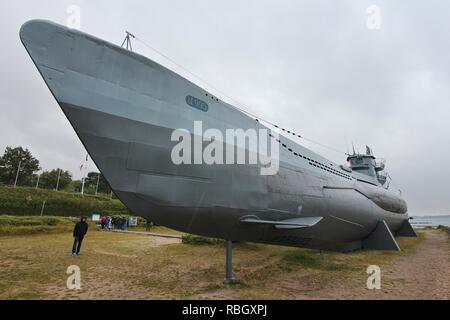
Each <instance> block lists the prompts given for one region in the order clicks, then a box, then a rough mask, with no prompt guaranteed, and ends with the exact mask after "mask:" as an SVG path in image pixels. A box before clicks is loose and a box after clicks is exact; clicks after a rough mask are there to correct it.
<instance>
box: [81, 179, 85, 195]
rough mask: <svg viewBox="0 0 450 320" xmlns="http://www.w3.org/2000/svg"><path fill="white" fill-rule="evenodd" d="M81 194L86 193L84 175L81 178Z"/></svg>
mask: <svg viewBox="0 0 450 320" xmlns="http://www.w3.org/2000/svg"><path fill="white" fill-rule="evenodd" d="M81 194H84V177H83V178H82V179H81Z"/></svg>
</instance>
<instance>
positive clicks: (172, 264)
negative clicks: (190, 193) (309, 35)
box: [0, 219, 424, 299]
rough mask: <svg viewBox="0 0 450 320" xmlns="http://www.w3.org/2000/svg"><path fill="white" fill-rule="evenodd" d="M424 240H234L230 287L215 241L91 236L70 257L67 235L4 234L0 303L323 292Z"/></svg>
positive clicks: (359, 278) (362, 278)
mask: <svg viewBox="0 0 450 320" xmlns="http://www.w3.org/2000/svg"><path fill="white" fill-rule="evenodd" d="M47 221H49V222H50V223H52V220H51V219H50V220H47ZM38 226H39V225H38ZM152 231H153V230H152ZM191 239H192V238H191ZM423 239H424V235H423V232H419V237H418V238H399V239H398V241H399V244H400V246H401V247H402V251H401V252H385V251H355V252H353V253H350V254H341V253H334V252H318V251H315V250H308V249H300V248H292V247H281V246H272V245H263V244H251V243H237V244H235V245H234V252H233V254H234V255H233V263H234V272H235V275H236V276H237V277H239V278H240V279H241V284H239V285H237V286H230V287H229V286H224V285H223V284H222V279H223V276H224V267H225V266H224V259H225V258H224V257H225V246H224V245H222V244H218V243H213V244H211V243H208V244H204V243H203V244H202V245H186V244H183V243H179V242H176V241H177V240H176V239H175V240H174V239H162V238H155V237H149V236H142V235H134V234H122V233H111V232H100V231H97V232H93V231H90V232H89V233H88V235H87V237H86V240H85V242H84V244H83V248H82V252H83V254H84V255H82V256H79V257H72V256H70V249H71V245H72V237H71V233H70V232H65V233H57V234H36V235H30V236H3V237H2V238H1V242H2V245H1V246H0V269H1V270H2V272H1V273H0V299H173V298H175V299H185V298H186V299H211V298H226V299H292V298H296V299H297V298H302V297H305V296H306V295H309V294H312V292H315V290H319V291H320V290H321V288H325V287H327V288H331V289H333V288H338V289H339V287H340V286H347V287H350V288H353V287H355V288H360V287H363V286H365V282H366V279H367V274H366V268H367V266H368V265H370V264H377V265H379V266H380V267H382V268H383V267H384V266H387V265H389V264H390V263H392V261H393V260H394V259H395V258H398V257H400V256H403V255H408V254H411V253H413V252H414V251H415V250H416V248H417V245H418V243H420V242H421V241H422V240H423ZM197 240H198V239H197ZM161 241H162V242H161ZM165 241H167V242H165ZM174 241H175V242H176V243H172V242H174ZM195 243H196V242H195ZM162 244H163V245H162ZM73 264H76V265H78V266H79V267H80V269H81V279H82V289H81V290H68V289H66V280H67V277H68V275H67V274H66V270H67V267H68V266H70V265H73Z"/></svg>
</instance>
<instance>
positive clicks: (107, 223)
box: [100, 215, 128, 231]
mask: <svg viewBox="0 0 450 320" xmlns="http://www.w3.org/2000/svg"><path fill="white" fill-rule="evenodd" d="M100 222H101V225H102V229H104V230H109V231H110V230H113V229H120V230H126V229H127V224H128V221H127V219H126V218H125V217H113V216H111V215H107V216H103V217H101V219H100Z"/></svg>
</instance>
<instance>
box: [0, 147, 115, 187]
mask: <svg viewBox="0 0 450 320" xmlns="http://www.w3.org/2000/svg"><path fill="white" fill-rule="evenodd" d="M41 169H42V168H41V167H40V165H39V160H38V159H36V158H35V157H33V155H32V154H31V152H30V151H29V150H28V149H24V148H22V147H16V148H12V147H6V149H5V152H4V153H3V155H2V156H1V157H0V185H5V186H20V187H37V188H42V189H54V190H64V191H69V192H81V189H82V180H73V179H72V174H71V173H70V172H69V171H68V170H64V169H61V168H55V169H52V170H48V171H42V172H41ZM84 192H85V193H89V194H94V193H96V192H98V193H106V194H110V193H111V187H110V186H109V184H108V182H107V181H106V179H105V178H104V177H103V175H102V174H100V173H98V172H89V173H88V174H87V177H85V182H84Z"/></svg>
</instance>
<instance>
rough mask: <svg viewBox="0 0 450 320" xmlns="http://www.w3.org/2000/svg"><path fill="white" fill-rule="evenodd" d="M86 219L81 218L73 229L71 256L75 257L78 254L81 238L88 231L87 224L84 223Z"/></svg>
mask: <svg viewBox="0 0 450 320" xmlns="http://www.w3.org/2000/svg"><path fill="white" fill-rule="evenodd" d="M86 220H87V219H86V217H81V219H80V221H79V222H78V223H77V224H76V225H75V228H74V229H73V238H74V240H73V246H72V256H77V255H79V254H80V249H81V243H82V242H83V238H84V236H85V235H86V233H87V231H88V224H87V222H86Z"/></svg>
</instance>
